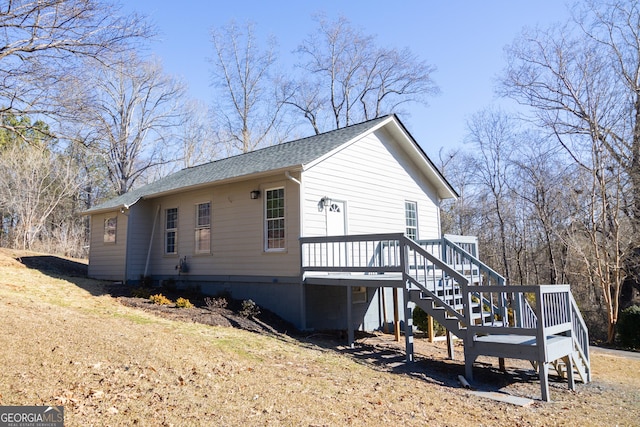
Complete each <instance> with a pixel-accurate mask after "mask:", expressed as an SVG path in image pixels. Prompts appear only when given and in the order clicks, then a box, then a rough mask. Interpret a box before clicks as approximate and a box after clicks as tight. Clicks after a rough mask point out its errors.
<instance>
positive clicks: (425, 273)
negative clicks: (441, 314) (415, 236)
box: [401, 235, 471, 325]
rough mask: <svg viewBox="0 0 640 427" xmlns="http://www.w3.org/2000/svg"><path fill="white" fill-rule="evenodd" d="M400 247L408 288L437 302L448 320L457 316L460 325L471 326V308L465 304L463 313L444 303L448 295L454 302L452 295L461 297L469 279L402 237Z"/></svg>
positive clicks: (420, 246)
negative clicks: (404, 259)
mask: <svg viewBox="0 0 640 427" xmlns="http://www.w3.org/2000/svg"><path fill="white" fill-rule="evenodd" d="M401 246H402V247H403V248H404V253H405V256H406V257H407V262H406V267H405V270H404V276H403V279H404V281H405V282H406V283H407V284H408V286H409V289H411V288H413V289H417V290H420V291H421V292H422V293H424V294H426V295H427V296H429V297H430V298H432V299H434V300H436V301H438V303H439V305H440V306H441V307H443V308H445V309H446V310H447V312H448V313H449V315H450V316H451V317H456V318H457V319H458V320H459V321H460V322H461V323H464V324H467V325H468V324H470V322H471V312H470V309H469V307H470V306H469V305H466V304H465V305H464V307H465V308H464V312H463V313H460V312H458V311H457V310H456V309H455V308H454V307H452V306H451V305H450V304H449V303H448V302H447V301H446V297H445V296H446V295H451V296H452V297H453V298H454V299H455V295H456V294H457V293H458V291H460V294H461V298H463V297H464V295H466V294H467V292H466V287H467V285H468V284H469V281H468V279H467V278H466V277H465V276H463V275H462V274H460V272H458V271H456V270H455V269H454V268H453V267H451V266H450V265H448V264H447V263H445V262H443V261H442V260H441V259H440V258H439V257H438V256H437V255H435V254H433V253H432V252H430V251H429V250H428V249H427V248H425V247H424V246H423V245H421V244H418V243H417V242H415V241H413V240H411V239H409V238H408V237H405V236H404V235H403V236H402V238H401ZM438 291H440V292H441V293H442V295H443V297H442V298H441V297H440V296H439V295H438Z"/></svg>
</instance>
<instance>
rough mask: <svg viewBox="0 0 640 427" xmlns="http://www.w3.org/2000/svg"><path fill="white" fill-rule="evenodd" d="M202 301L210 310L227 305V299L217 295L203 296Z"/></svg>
mask: <svg viewBox="0 0 640 427" xmlns="http://www.w3.org/2000/svg"><path fill="white" fill-rule="evenodd" d="M204 303H205V304H206V305H207V307H208V308H209V309H210V310H214V309H217V308H227V305H229V301H227V299H226V298H224V297H218V298H211V297H205V299H204Z"/></svg>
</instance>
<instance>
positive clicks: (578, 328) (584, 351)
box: [569, 292, 591, 381]
mask: <svg viewBox="0 0 640 427" xmlns="http://www.w3.org/2000/svg"><path fill="white" fill-rule="evenodd" d="M569 301H570V303H571V323H572V326H573V342H574V344H575V347H576V350H577V351H578V353H579V355H580V357H581V358H582V360H583V362H584V363H585V365H586V366H587V378H586V379H585V380H586V381H591V359H590V356H589V330H588V329H587V325H586V323H585V322H584V319H583V318H582V314H581V313H580V309H579V308H578V304H577V303H576V300H575V299H574V298H573V294H572V293H571V292H569Z"/></svg>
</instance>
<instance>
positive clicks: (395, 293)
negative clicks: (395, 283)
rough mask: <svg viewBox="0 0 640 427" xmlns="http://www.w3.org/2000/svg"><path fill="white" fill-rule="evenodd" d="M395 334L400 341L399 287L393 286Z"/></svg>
mask: <svg viewBox="0 0 640 427" xmlns="http://www.w3.org/2000/svg"><path fill="white" fill-rule="evenodd" d="M393 334H394V338H395V340H396V341H400V315H399V314H398V288H393Z"/></svg>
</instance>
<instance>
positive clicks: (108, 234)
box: [103, 216, 118, 244]
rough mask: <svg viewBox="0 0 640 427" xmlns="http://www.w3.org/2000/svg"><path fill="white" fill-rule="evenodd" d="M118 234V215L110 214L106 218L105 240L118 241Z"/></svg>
mask: <svg viewBox="0 0 640 427" xmlns="http://www.w3.org/2000/svg"><path fill="white" fill-rule="evenodd" d="M117 234H118V217H117V216H110V217H108V218H105V219H104V235H103V241H104V243H108V244H115V243H116V235H117Z"/></svg>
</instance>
